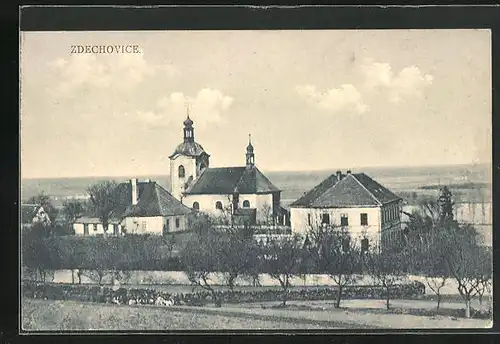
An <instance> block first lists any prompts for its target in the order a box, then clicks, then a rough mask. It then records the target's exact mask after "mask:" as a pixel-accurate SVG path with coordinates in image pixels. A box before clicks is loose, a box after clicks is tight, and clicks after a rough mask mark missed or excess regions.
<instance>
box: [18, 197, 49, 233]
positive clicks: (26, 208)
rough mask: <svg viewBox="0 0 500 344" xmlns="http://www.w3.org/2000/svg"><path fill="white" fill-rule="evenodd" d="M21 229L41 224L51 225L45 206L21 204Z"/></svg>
mask: <svg viewBox="0 0 500 344" xmlns="http://www.w3.org/2000/svg"><path fill="white" fill-rule="evenodd" d="M20 210H21V227H22V228H27V227H31V226H32V225H34V224H37V223H40V224H44V225H50V222H51V221H50V218H49V215H48V214H47V212H46V211H45V209H44V208H43V206H41V205H39V204H26V203H25V204H21V209H20Z"/></svg>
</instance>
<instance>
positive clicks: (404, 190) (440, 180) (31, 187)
mask: <svg viewBox="0 0 500 344" xmlns="http://www.w3.org/2000/svg"><path fill="white" fill-rule="evenodd" d="M262 170H263V172H264V173H266V176H267V177H268V178H269V179H270V180H271V181H272V182H273V184H275V185H276V186H277V187H278V188H280V189H281V190H282V195H281V201H282V203H283V205H284V206H287V205H288V204H290V203H291V202H293V201H294V200H296V199H297V198H299V197H300V196H302V194H304V192H306V191H308V190H310V189H311V188H313V187H314V186H316V185H317V184H319V183H320V182H321V181H322V180H324V179H325V178H326V177H328V176H329V175H330V174H332V173H335V171H336V169H332V170H327V171H309V172H267V171H266V170H265V168H264V167H263V168H262ZM342 170H343V171H345V169H342ZM353 172H364V173H366V174H368V175H369V176H371V177H373V178H374V179H375V180H377V181H378V182H379V183H381V184H382V185H384V186H386V187H388V188H390V189H391V190H393V191H394V192H396V193H398V194H400V195H401V196H402V197H403V198H405V199H406V200H407V201H409V202H414V201H415V200H414V199H413V194H414V193H417V194H418V195H419V197H426V196H427V197H435V196H436V195H437V192H438V190H437V189H436V185H437V186H439V185H453V188H452V192H454V194H455V195H456V198H457V199H455V201H456V202H481V201H485V200H486V201H487V200H488V199H490V198H491V166H490V165H451V166H430V167H426V166H422V167H384V168H382V167H378V168H373V167H372V168H356V169H353ZM134 177H138V176H134ZM129 178H130V177H129V176H123V177H81V178H52V179H51V178H45V179H23V180H22V181H21V198H22V199H23V200H25V199H28V198H29V197H31V196H34V195H37V194H38V193H40V192H42V191H43V192H44V193H45V194H47V195H50V196H52V197H53V198H54V203H55V205H61V204H62V201H63V200H64V199H65V198H66V197H80V198H83V197H85V189H86V188H87V187H88V186H89V185H90V184H92V183H95V182H98V181H101V180H110V179H114V180H116V181H125V180H127V179H129ZM139 178H142V179H146V178H147V179H150V180H155V181H157V182H158V183H159V184H160V185H162V186H163V187H165V188H166V189H167V190H168V189H169V187H170V186H169V182H168V180H169V176H168V175H151V176H143V177H139Z"/></svg>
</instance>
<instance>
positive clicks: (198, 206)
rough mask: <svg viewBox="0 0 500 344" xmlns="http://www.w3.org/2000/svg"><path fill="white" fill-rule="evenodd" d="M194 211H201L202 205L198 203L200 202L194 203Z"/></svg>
mask: <svg viewBox="0 0 500 344" xmlns="http://www.w3.org/2000/svg"><path fill="white" fill-rule="evenodd" d="M193 209H194V210H200V203H198V202H193Z"/></svg>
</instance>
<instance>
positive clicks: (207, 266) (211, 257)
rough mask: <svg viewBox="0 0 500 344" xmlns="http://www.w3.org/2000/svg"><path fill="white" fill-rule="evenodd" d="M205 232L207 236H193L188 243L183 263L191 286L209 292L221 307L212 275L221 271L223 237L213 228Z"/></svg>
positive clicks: (182, 254)
mask: <svg viewBox="0 0 500 344" xmlns="http://www.w3.org/2000/svg"><path fill="white" fill-rule="evenodd" d="M203 232H204V233H206V234H197V235H193V236H192V237H191V238H190V240H188V241H187V242H186V244H185V246H184V248H183V250H182V252H181V261H182V263H183V266H184V267H185V273H186V275H187V277H188V279H189V281H190V282H191V284H192V285H194V286H199V287H201V288H203V289H205V290H207V291H209V292H210V293H211V295H212V299H213V301H214V304H215V306H216V307H220V306H221V302H222V300H219V298H218V295H217V292H216V290H215V288H214V286H213V282H212V280H211V279H210V274H212V273H213V272H216V271H219V270H220V267H221V265H222V264H221V258H222V256H223V255H222V254H221V252H220V247H221V245H220V241H221V236H220V235H219V234H217V233H215V232H214V231H213V230H212V229H211V228H206V230H204V231H203Z"/></svg>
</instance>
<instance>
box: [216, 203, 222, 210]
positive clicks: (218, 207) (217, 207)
mask: <svg viewBox="0 0 500 344" xmlns="http://www.w3.org/2000/svg"><path fill="white" fill-rule="evenodd" d="M215 209H218V210H222V202H221V201H217V202H215Z"/></svg>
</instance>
